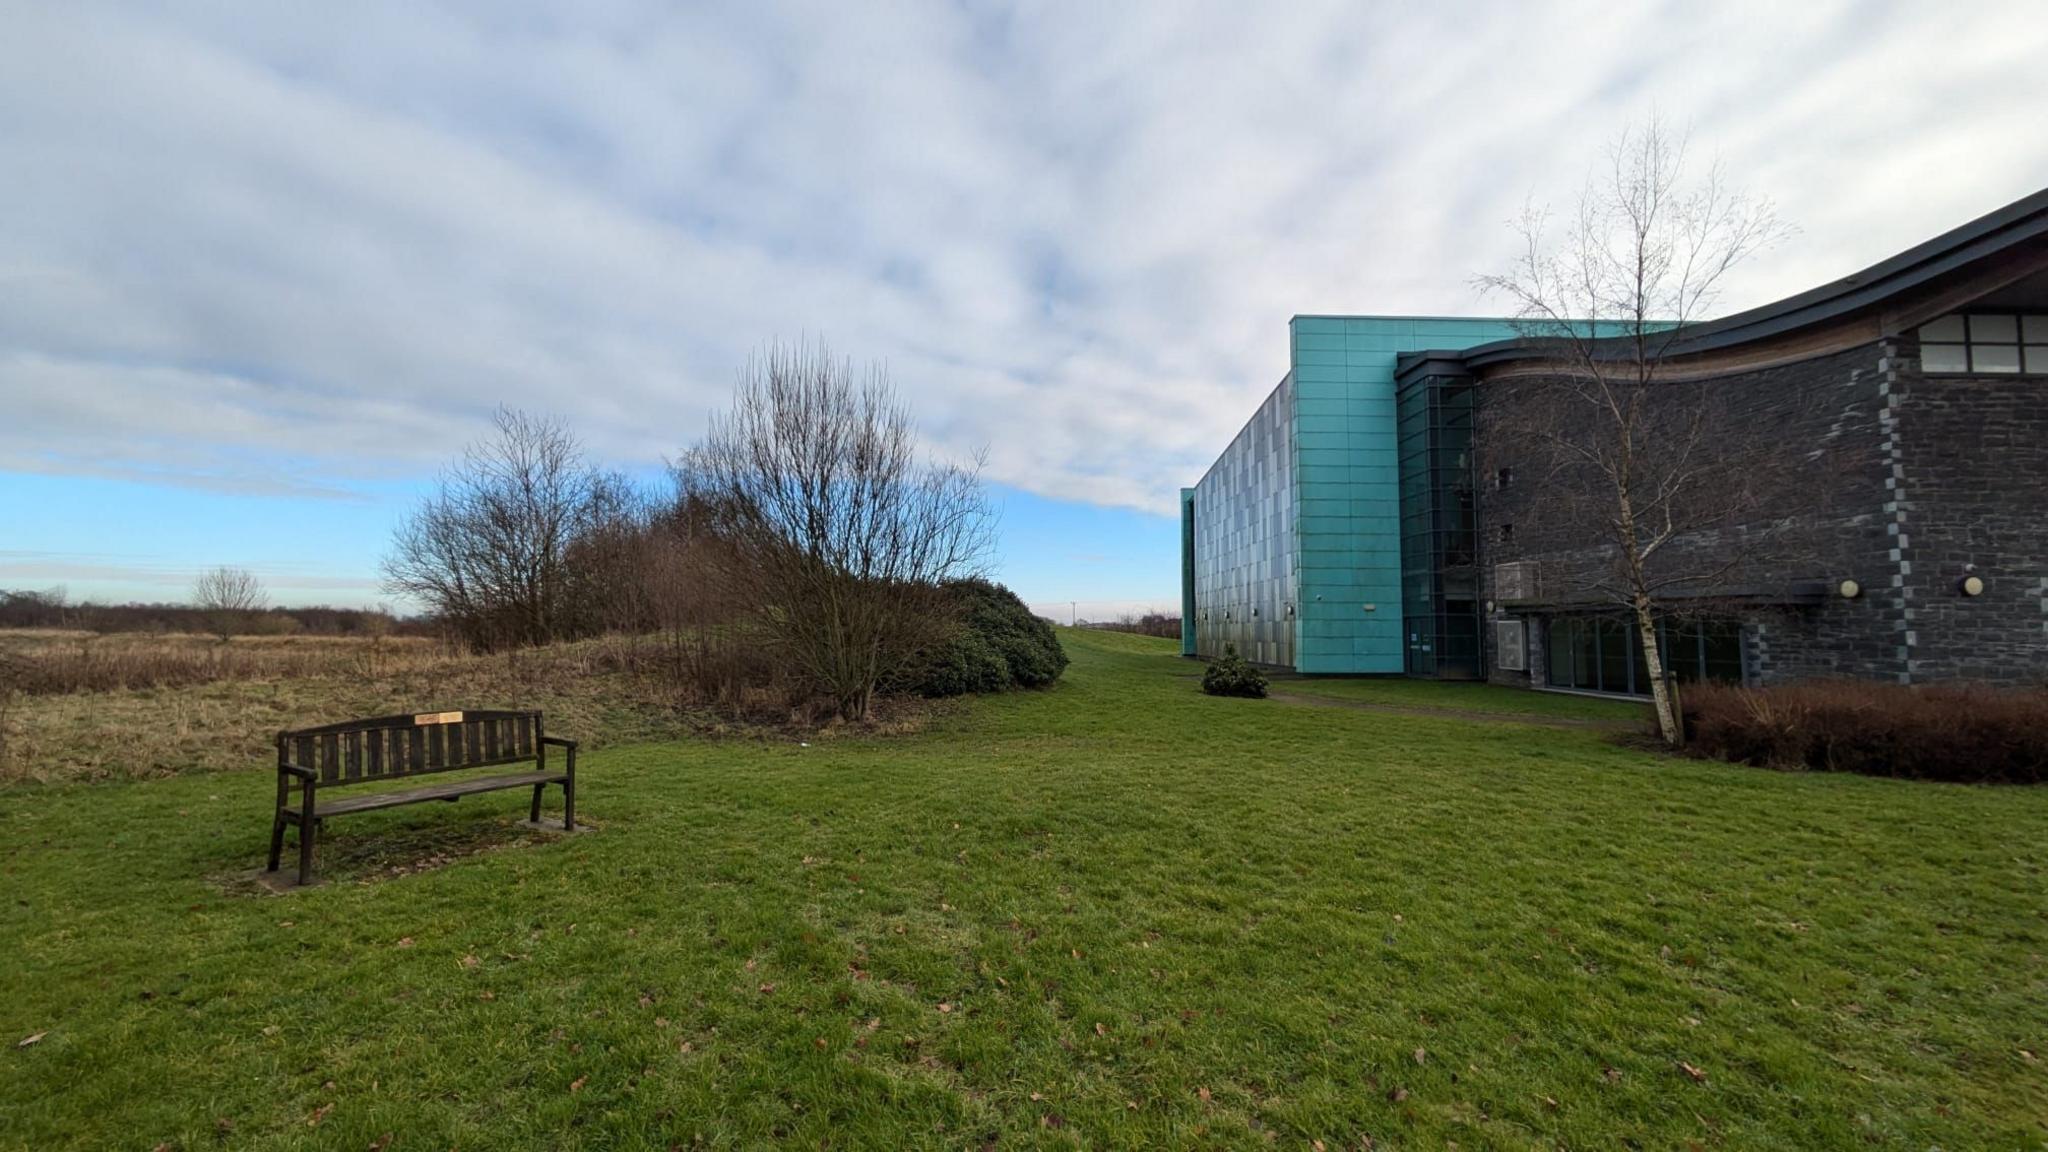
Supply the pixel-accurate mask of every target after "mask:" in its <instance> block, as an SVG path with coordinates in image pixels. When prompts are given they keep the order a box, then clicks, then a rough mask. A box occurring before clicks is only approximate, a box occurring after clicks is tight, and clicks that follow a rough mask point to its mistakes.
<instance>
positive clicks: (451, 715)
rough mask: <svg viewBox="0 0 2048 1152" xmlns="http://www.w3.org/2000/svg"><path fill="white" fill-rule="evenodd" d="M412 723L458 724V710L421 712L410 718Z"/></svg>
mask: <svg viewBox="0 0 2048 1152" xmlns="http://www.w3.org/2000/svg"><path fill="white" fill-rule="evenodd" d="M412 722H413V723H414V724H460V723H462V713H460V712H422V713H420V714H419V715H417V716H415V717H413V718H412Z"/></svg>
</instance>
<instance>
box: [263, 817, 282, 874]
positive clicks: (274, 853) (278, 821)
mask: <svg viewBox="0 0 2048 1152" xmlns="http://www.w3.org/2000/svg"><path fill="white" fill-rule="evenodd" d="M284 824H285V820H284V813H283V812H282V811H280V812H278V814H277V815H276V816H273V817H271V820H270V867H269V868H267V869H265V871H268V872H275V871H277V862H278V860H279V859H280V858H282V857H283V856H284Z"/></svg>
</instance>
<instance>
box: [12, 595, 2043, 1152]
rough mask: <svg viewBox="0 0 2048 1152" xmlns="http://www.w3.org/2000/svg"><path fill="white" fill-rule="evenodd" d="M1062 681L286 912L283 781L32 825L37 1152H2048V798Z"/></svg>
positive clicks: (231, 776) (1160, 659) (659, 783)
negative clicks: (250, 1151) (1017, 1150)
mask: <svg viewBox="0 0 2048 1152" xmlns="http://www.w3.org/2000/svg"><path fill="white" fill-rule="evenodd" d="M1063 638H1064V639H1065V640H1066V642H1067V644H1068V646H1069V649H1070V651H1071V652H1072V653H1073V655H1074V657H1075V662H1074V665H1073V667H1072V668H1071V669H1070V670H1069V672H1068V675H1067V677H1066V679H1065V680H1063V681H1062V682H1061V683H1060V684H1059V685H1058V686H1056V687H1055V688H1053V689H1052V690H1050V691H1047V692H1043V693H1030V694H1021V695H1016V696H1011V697H1004V698H996V699H986V700H981V701H978V702H975V703H974V704H972V705H970V706H967V707H964V708H962V709H960V710H958V711H957V712H954V713H951V714H948V715H946V716H942V717H940V718H939V719H938V720H937V721H935V722H934V723H933V724H932V726H931V727H930V728H928V729H927V730H926V731H924V732H923V733H921V734H918V735H916V736H909V737H900V738H891V739H881V738H860V739H847V740H837V741H833V742H830V743H827V744H814V746H812V747H801V746H799V745H798V744H796V743H795V742H793V741H792V742H741V741H725V742H690V743H676V744H664V745H646V746H639V747H630V748H618V749H615V750H612V751H609V752H604V753H599V754H597V755H593V756H591V757H589V758H588V759H587V760H586V761H585V763H584V766H583V769H582V779H583V784H584V788H583V796H582V799H581V805H580V807H581V809H582V810H583V811H584V812H585V813H587V815H588V817H589V818H590V819H591V820H593V821H595V822H596V823H597V824H599V825H600V826H601V827H600V828H599V830H598V831H595V832H592V833H590V834H588V835H585V836H580V837H576V838H573V839H541V840H537V841H533V842H528V841H527V840H526V839H524V838H523V837H522V835H521V834H519V833H517V832H515V831H513V830H512V827H511V821H512V820H513V819H514V818H515V817H516V816H517V815H518V814H519V813H517V811H516V810H517V809H518V808H519V807H520V806H521V805H522V804H523V800H522V798H520V797H518V796H516V795H514V796H499V797H494V798H493V797H485V798H472V799H469V800H465V801H463V802H462V803H461V804H460V805H456V806H452V807H451V806H442V805H433V806H428V807H424V808H421V807H415V808H410V809H401V810H397V811H394V812H389V813H378V814H372V815H364V816H358V817H354V818H351V819H344V820H341V821H337V822H336V823H335V824H334V825H333V826H332V832H331V836H332V838H331V840H329V841H327V842H326V843H324V844H323V848H322V851H323V860H325V861H327V862H329V863H330V865H331V866H332V871H331V872H330V874H331V875H334V877H335V878H334V879H333V880H331V881H330V882H329V883H327V884H326V885H324V886H322V887H319V888H316V889H314V890H311V891H306V892H300V893H295V894H292V895H288V896H282V897H277V896H264V895H256V894H254V893H253V892H252V891H251V890H249V889H248V888H247V887H245V886H243V885H240V884H237V883H234V882H232V881H230V880H224V879H223V878H224V877H231V876H232V875H234V874H236V873H238V872H243V871H246V870H247V869H249V868H251V867H253V866H254V865H256V864H257V862H258V861H259V858H260V855H261V851H262V847H263V841H264V834H265V832H266V830H267V827H268V824H267V821H268V816H267V812H266V805H267V803H268V801H269V793H270V787H271V785H270V779H269V777H268V776H266V775H264V774H263V773H261V772H260V771H255V772H242V773H216V774H201V775H189V776H183V777H177V778H172V779H163V780H152V781H128V782H110V783H102V784H93V785H84V784H70V785H48V786H34V785H16V786H12V787H9V788H6V789H0V872H4V875H5V877H6V888H7V894H8V897H9V899H8V900H7V901H6V902H5V904H4V905H0V972H5V973H6V975H7V978H8V981H7V982H8V987H9V994H8V995H7V996H6V997H4V998H0V1040H4V1041H5V1043H4V1044H0V1145H4V1146H8V1147H33V1148H38V1149H45V1148H59V1147H80V1148H84V1147H95V1148H96V1147H108V1146H127V1147H140V1148H150V1147H154V1146H156V1145H158V1144H159V1143H162V1144H165V1145H168V1146H169V1147H172V1148H182V1149H197V1148H212V1147H216V1146H221V1145H227V1146H235V1147H259V1148H300V1147H333V1148H353V1149H361V1148H364V1147H370V1146H373V1143H374V1142H376V1141H379V1140H381V1139H383V1138H384V1136H385V1134H387V1133H391V1134H393V1136H392V1138H391V1140H390V1142H389V1144H388V1145H377V1146H380V1147H387V1148H389V1149H409V1148H446V1147H450V1146H461V1147H471V1148H479V1147H490V1148H519V1147H533V1148H558V1147H571V1148H573V1147H586V1148H663V1147H668V1146H670V1145H672V1144H680V1145H682V1146H684V1147H692V1146H698V1144H699V1142H700V1141H701V1144H702V1145H703V1146H710V1147H732V1146H758V1145H778V1144H786V1145H789V1146H803V1147H810V1148H815V1147H820V1146H825V1145H829V1146H831V1147H835V1148H857V1147H887V1148H898V1147H933V1148H961V1147H982V1146H986V1145H989V1144H995V1145H998V1146H1003V1147H1013V1146H1015V1147H1033V1146H1043V1147H1063V1146H1090V1147H1156V1146H1172V1145H1182V1146H1200V1147H1244V1148H1271V1147H1282V1148H1304V1147H1310V1146H1312V1142H1314V1141H1321V1142H1322V1144H1323V1145H1324V1147H1326V1148H1339V1147H1349V1148H1357V1147H1359V1146H1360V1145H1361V1142H1362V1141H1363V1140H1365V1139H1366V1138H1368V1137H1369V1138H1371V1139H1372V1140H1374V1141H1377V1146H1378V1147H1380V1148H1388V1147H1404V1148H1405V1147H1435V1148H1441V1147H1445V1146H1446V1144H1447V1142H1455V1143H1457V1144H1458V1145H1459V1146H1460V1147H1462V1148H1467V1149H1471V1148H1485V1147H1527V1146H1542V1147H1555V1146H1568V1147H1573V1148H1613V1147H1624V1146H1637V1147H1644V1148H1685V1147H1691V1146H1699V1147H1706V1148H1757V1147H1776V1148H1785V1147H1864V1146H1869V1147H1902V1148H1915V1149H1920V1148H1927V1147H1930V1146H1940V1147H1944V1148H1951V1149H1960V1148H1990V1147H2038V1146H2039V1145H2040V1143H2041V1141H2042V1139H2043V1137H2044V1134H2048V1128H2044V1127H2043V1122H2044V1118H2048V1074H2044V1067H2043V1064H2042V1062H2041V1061H2042V1060H2043V1059H2048V1051H2044V1049H2048V959H2044V953H2048V884H2044V876H2043V863H2044V856H2048V836H2044V835H2043V833H2044V831H2048V791H2042V790H2032V789H2016V788H2007V789H1989V788H1966V787H1955V786H1944V785H1928V784H1915V783H1906V782H1898V781H1890V780H1877V779H1868V778H1862V777H1853V776H1829V775H1791V774H1777V773H1771V772H1765V771H1760V770H1756V769H1746V768H1739V767H1732V766H1728V765H1720V764H1711V763H1697V762H1687V761H1676V760H1667V759H1658V758H1652V757H1648V756H1645V755H1643V754H1640V753H1637V752H1632V751H1628V750H1626V749H1622V748H1619V747H1616V746H1614V745H1612V744H1610V743H1607V742H1606V741H1605V739H1604V737H1603V735H1602V734H1601V733H1598V732H1595V731H1590V730H1582V729H1559V728H1553V727H1544V726H1539V725H1534V724H1524V723H1516V722H1515V721H1514V718H1513V717H1512V716H1504V717H1502V718H1501V720H1500V721H1499V722H1475V721H1472V720H1469V719H1465V718H1462V717H1459V716H1456V715H1445V716H1418V715H1409V714H1402V713H1392V712H1382V711H1372V710H1364V709H1352V708H1331V707H1318V706H1308V705H1302V704H1288V703H1285V702H1281V701H1272V700H1266V701H1256V700H1219V699H1211V698H1207V697H1204V696H1202V695H1200V694H1199V692H1198V691H1197V690H1196V688H1195V685H1194V682H1193V681H1192V680H1191V679H1189V678H1188V677H1187V675H1186V673H1188V672H1189V671H1191V670H1192V666H1191V665H1189V664H1187V663H1184V662H1182V661H1180V660H1178V659H1177V658H1175V657H1174V656H1172V655H1171V652H1172V651H1173V645H1172V644H1171V642H1161V641H1150V640H1144V639H1138V638H1127V637H1117V636H1103V635H1095V634H1088V633H1079V634H1077V633H1072V632H1065V633H1063ZM1404 691H1414V692H1416V693H1417V694H1418V696H1419V697H1426V696H1429V694H1428V693H1423V692H1421V690H1420V689H1408V690H1404ZM1462 691H1464V690H1461V689H1457V688H1444V689H1441V690H1440V695H1437V696H1435V697H1433V699H1434V701H1435V702H1437V703H1440V704H1441V705H1442V706H1444V707H1445V708H1447V709H1451V710H1453V711H1454V712H1470V711H1478V710H1480V709H1479V708H1477V707H1474V706H1473V705H1472V702H1471V698H1470V697H1469V696H1461V695H1460V693H1461V692H1462ZM1415 702H1416V701H1413V700H1410V701H1407V703H1411V704H1412V703H1415ZM1424 702H1428V701H1424ZM571 734H574V735H591V733H589V732H572V733H571ZM493 848H495V849H496V850H482V851H475V854H464V853H469V852H471V851H472V850H478V849H493ZM408 853H411V854H415V855H416V856H418V857H426V858H429V859H427V861H426V862H427V863H429V864H435V865H438V866H434V867H429V868H427V869H425V870H423V871H419V872H417V873H413V874H407V875H402V876H391V875H390V873H389V869H390V867H391V866H393V865H394V864H397V865H399V866H401V867H402V866H403V865H404V864H405V860H404V859H403V857H405V856H406V854H408ZM437 854H438V855H448V856H452V857H453V858H452V859H450V860H448V861H446V862H441V861H434V860H432V859H431V857H433V856H435V855H437ZM378 875H382V876H384V877H385V878H382V879H376V878H375V877H376V876H378ZM372 880H374V882H369V881H372ZM359 881H362V882H359ZM32 1034H42V1038H41V1039H40V1040H39V1041H38V1042H37V1043H35V1044H33V1045H31V1046H29V1047H25V1048H16V1047H14V1043H15V1041H17V1040H19V1039H21V1038H24V1037H27V1036H29V1035H32Z"/></svg>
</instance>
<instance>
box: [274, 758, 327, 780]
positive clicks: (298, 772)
mask: <svg viewBox="0 0 2048 1152" xmlns="http://www.w3.org/2000/svg"><path fill="white" fill-rule="evenodd" d="M277 771H278V774H279V775H282V776H296V777H298V778H299V779H301V780H304V781H306V782H307V783H309V784H310V783H312V782H314V781H316V780H318V779H319V778H320V774H319V773H318V772H315V771H313V770H312V769H311V768H301V767H299V766H298V765H297V764H291V763H287V762H285V761H283V760H280V761H278V763H277Z"/></svg>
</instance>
